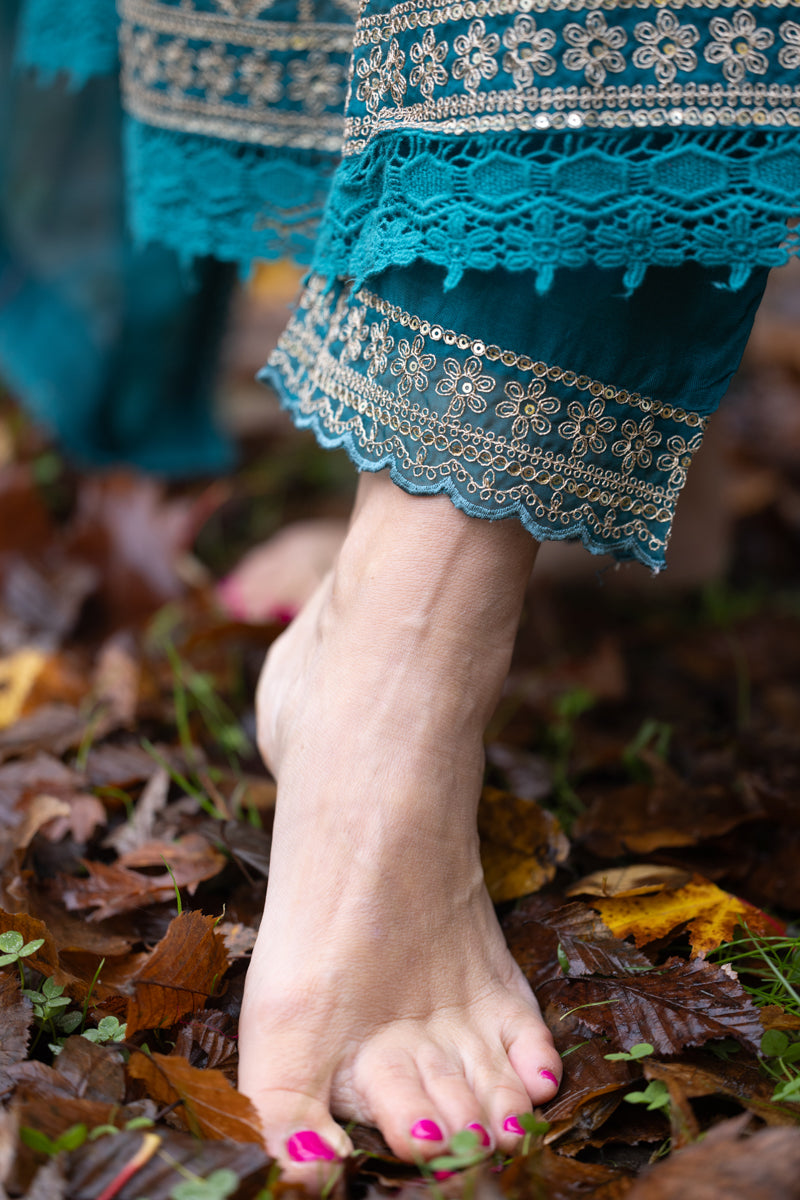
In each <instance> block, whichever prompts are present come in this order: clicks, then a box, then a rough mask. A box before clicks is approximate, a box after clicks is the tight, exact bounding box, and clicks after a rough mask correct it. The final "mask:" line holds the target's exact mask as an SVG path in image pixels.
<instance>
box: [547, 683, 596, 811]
mask: <svg viewBox="0 0 800 1200" xmlns="http://www.w3.org/2000/svg"><path fill="white" fill-rule="evenodd" d="M595 703H596V698H595V696H594V695H593V693H592V692H590V691H589V690H588V688H584V687H574V688H570V689H569V690H568V691H566V692H562V694H561V695H560V696H559V697H558V699H557V700H556V702H555V704H554V706H553V719H552V720H551V722H550V724H549V725H548V727H547V733H546V739H547V743H548V746H549V749H550V757H551V760H552V771H553V797H554V799H555V812H556V815H557V816H558V818H559V820H560V821H561V824H562V825H563V826H564V828H565V829H566V830H567V832H569V829H570V827H571V825H572V822H573V821H574V820H575V818H576V817H577V816H580V814H581V813H582V812H583V804H582V802H581V799H580V797H579V796H578V794H577V792H576V791H575V789H574V788H573V786H572V783H571V781H570V758H571V755H572V749H573V746H574V745H575V726H576V722H577V720H578V717H580V716H581V715H582V714H583V713H585V712H587V711H588V710H589V709H590V708H592V707H593V705H594V704H595Z"/></svg>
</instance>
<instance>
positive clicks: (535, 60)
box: [429, 14, 556, 88]
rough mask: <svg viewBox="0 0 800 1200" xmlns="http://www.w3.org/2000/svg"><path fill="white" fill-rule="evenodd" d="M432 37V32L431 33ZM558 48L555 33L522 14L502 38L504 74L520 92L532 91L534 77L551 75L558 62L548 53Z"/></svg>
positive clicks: (515, 19)
mask: <svg viewBox="0 0 800 1200" xmlns="http://www.w3.org/2000/svg"><path fill="white" fill-rule="evenodd" d="M429 32H430V33H431V34H432V33H433V31H432V30H429ZM555 44H556V35H555V33H554V32H553V30H552V29H537V28H536V22H535V20H534V19H533V17H529V16H526V15H525V14H520V16H518V17H515V18H514V24H513V25H511V26H510V27H509V28H508V29H506V31H505V33H504V34H503V45H504V46H505V47H506V53H505V54H504V55H503V70H504V71H508V73H509V75H510V76H511V78H512V79H513V80H514V84H515V85H516V87H518V88H524V87H530V86H531V84H532V83H533V78H534V75H537V74H538V75H552V74H553V72H554V71H555V69H556V60H555V59H554V58H553V56H552V54H547V53H546V51H547V50H552V49H553V47H554V46H555Z"/></svg>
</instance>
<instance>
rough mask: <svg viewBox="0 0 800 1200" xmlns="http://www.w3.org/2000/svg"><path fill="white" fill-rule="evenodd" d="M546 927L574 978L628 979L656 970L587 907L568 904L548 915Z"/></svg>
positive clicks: (648, 960) (544, 922) (647, 959)
mask: <svg viewBox="0 0 800 1200" xmlns="http://www.w3.org/2000/svg"><path fill="white" fill-rule="evenodd" d="M543 924H544V925H547V926H548V927H549V928H550V929H552V930H554V932H555V933H556V934H557V935H558V940H559V946H560V948H561V952H562V955H563V956H564V957H565V958H566V960H567V963H568V968H567V974H568V975H569V976H570V978H573V977H575V976H579V975H615V976H616V975H627V974H630V973H632V972H634V973H638V974H641V973H642V972H643V971H648V970H652V968H653V964H652V963H651V962H650V959H649V958H647V957H646V956H645V955H644V954H642V953H641V952H640V951H639V950H636V949H634V947H633V946H631V945H630V943H629V942H625V941H622V940H621V938H620V936H619V935H618V934H616V933H615V932H614V931H612V930H611V929H609V927H608V925H607V924H606V923H604V922H603V921H602V920H600V919H598V917H597V915H596V914H595V913H593V912H592V910H591V908H587V906H586V905H585V904H567V905H565V906H564V907H563V908H557V909H555V910H554V911H553V912H549V913H547V915H546V916H545V917H544V918H543Z"/></svg>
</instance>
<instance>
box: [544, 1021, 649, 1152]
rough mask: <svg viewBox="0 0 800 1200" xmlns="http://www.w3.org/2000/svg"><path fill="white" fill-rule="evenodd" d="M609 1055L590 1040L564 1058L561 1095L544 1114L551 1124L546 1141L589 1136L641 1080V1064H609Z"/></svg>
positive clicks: (602, 1047)
mask: <svg viewBox="0 0 800 1200" xmlns="http://www.w3.org/2000/svg"><path fill="white" fill-rule="evenodd" d="M605 1054H606V1047H605V1045H604V1044H603V1043H602V1042H600V1041H597V1040H590V1041H586V1042H584V1043H583V1044H582V1045H577V1046H575V1047H574V1049H572V1050H570V1052H569V1054H566V1055H565V1056H564V1078H563V1079H562V1082H561V1087H560V1088H559V1091H558V1095H557V1096H556V1098H555V1099H554V1100H552V1101H551V1102H550V1104H548V1105H547V1107H546V1108H545V1109H544V1110H543V1113H542V1116H543V1118H544V1120H545V1121H548V1122H549V1123H550V1129H549V1131H548V1133H547V1134H546V1136H545V1141H547V1142H551V1141H554V1140H556V1139H559V1140H560V1139H561V1138H563V1136H564V1135H565V1134H567V1133H569V1135H570V1139H571V1140H575V1139H577V1140H578V1141H580V1139H584V1138H586V1137H588V1136H589V1135H590V1134H591V1133H592V1132H593V1131H594V1130H595V1129H597V1128H599V1126H600V1125H602V1124H603V1122H604V1121H606V1120H607V1119H608V1118H609V1117H610V1116H611V1114H612V1113H613V1112H614V1110H615V1109H616V1107H617V1105H618V1104H620V1103H621V1101H622V1093H623V1089H624V1088H625V1087H626V1086H627V1085H628V1084H629V1083H631V1082H632V1081H633V1080H634V1079H636V1078H639V1077H641V1071H642V1069H641V1065H640V1064H638V1063H629V1062H607V1061H606V1059H605ZM559 1148H560V1147H559Z"/></svg>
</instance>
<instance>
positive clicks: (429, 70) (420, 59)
mask: <svg viewBox="0 0 800 1200" xmlns="http://www.w3.org/2000/svg"><path fill="white" fill-rule="evenodd" d="M447 50H448V45H447V42H437V41H436V37H435V35H434V32H433V30H432V29H426V30H425V33H424V34H423V36H422V41H421V42H415V43H414V45H413V46H412V47H411V60H412V62H414V63H416V64H417V65H416V66H415V67H414V68H413V70H412V71H411V75H410V77H409V78H410V81H411V86H412V87H418V88H419V90H420V91H421V92H422V94H423V96H431V95H432V94H433V89H434V88H435V87H441V86H442V85H443V84H445V83H447V78H448V76H447V72H446V71H445V69H444V67H443V66H442V63H443V62H444V60H445V58H446V56H447Z"/></svg>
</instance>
